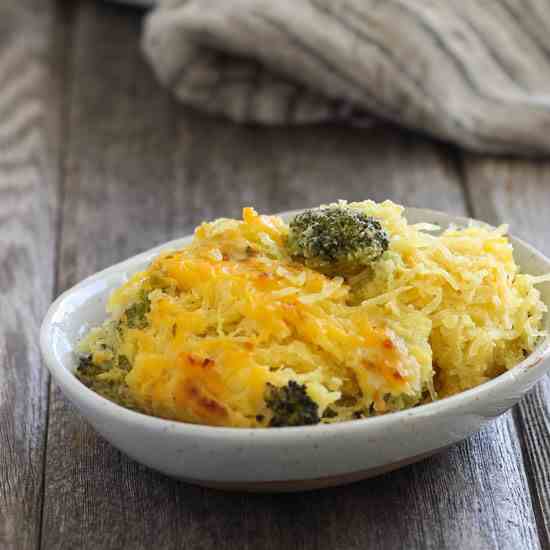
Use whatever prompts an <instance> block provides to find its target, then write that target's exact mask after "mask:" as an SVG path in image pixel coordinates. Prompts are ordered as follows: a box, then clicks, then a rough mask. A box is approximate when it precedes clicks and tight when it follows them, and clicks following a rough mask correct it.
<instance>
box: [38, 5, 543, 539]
mask: <svg viewBox="0 0 550 550" xmlns="http://www.w3.org/2000/svg"><path fill="white" fill-rule="evenodd" d="M138 31H139V22H138V20H137V19H136V18H135V17H133V15H132V13H131V12H129V11H125V10H122V9H115V8H113V7H108V6H105V5H99V4H92V3H88V4H84V5H83V6H82V9H81V11H80V13H79V18H78V24H77V37H76V40H75V43H74V46H73V59H72V67H73V72H74V81H73V83H72V98H71V102H70V110H71V113H72V115H71V119H70V127H71V136H72V137H71V140H70V143H69V150H68V155H69V163H68V166H69V170H68V178H67V181H66V192H65V202H64V205H63V228H62V244H61V263H60V268H59V273H60V289H63V288H65V287H67V286H69V285H71V284H73V283H75V282H76V281H77V280H79V279H81V278H82V277H84V276H86V275H88V274H90V273H92V272H93V271H95V270H97V269H99V268H102V267H105V266H107V265H109V264H111V263H113V262H115V261H117V260H120V259H122V258H124V257H126V256H129V255H131V254H133V253H135V252H137V251H138V250H142V249H146V248H148V247H150V246H151V245H153V244H155V243H157V242H160V241H162V240H164V239H167V238H172V237H175V236H178V235H182V234H185V233H187V232H189V231H190V230H191V229H192V227H193V226H194V225H195V224H196V223H198V222H199V221H201V220H202V219H204V218H213V217H217V216H222V215H223V216H236V215H238V214H239V213H240V209H241V208H242V206H245V205H249V204H253V205H254V206H255V207H256V208H257V209H258V210H260V211H279V210H284V209H288V208H299V207H304V206H311V205H315V204H319V203H322V202H328V201H330V200H334V199H337V198H347V199H363V198H369V197H370V198H373V199H376V200H382V199H384V198H392V199H393V200H396V201H399V202H405V203H407V204H411V205H419V206H429V207H433V208H439V209H443V210H448V211H452V212H456V213H464V212H465V211H466V205H465V201H464V196H463V192H462V188H461V184H460V181H459V178H458V176H457V174H456V172H455V169H454V167H455V164H454V162H453V160H452V155H450V154H448V151H447V150H446V149H444V148H440V147H435V146H434V145H432V144H430V143H429V142H427V141H423V140H420V139H419V138H417V137H415V136H412V135H409V134H398V133H396V132H394V131H390V130H382V129H376V130H365V131H360V130H353V131H352V130H349V129H345V128H337V127H323V128H302V129H292V130H287V129H260V128H253V127H239V126H234V125H231V124H228V123H226V122H222V121H217V120H214V119H209V118H206V117H203V116H200V115H199V114H196V113H192V112H189V111H187V110H184V109H183V108H181V107H179V106H177V105H175V104H174V103H173V102H172V101H171V100H170V99H169V98H168V97H167V95H166V93H165V92H164V91H162V90H161V89H160V88H159V87H157V85H156V84H155V83H154V81H153V79H152V76H151V74H150V72H149V71H148V69H147V68H146V67H145V65H144V64H143V63H142V61H141V59H140V57H139V54H138V52H137V41H138ZM51 401H52V407H51V418H50V430H49V434H48V456H47V461H46V477H45V508H44V518H43V519H44V522H43V538H42V542H43V547H44V548H46V549H48V550H49V549H53V548H56V549H57V548H71V549H72V548H79V547H83V546H85V547H86V548H102V549H108V548H132V549H140V548H143V549H145V548H151V547H159V548H165V547H166V548H175V547H177V548H186V549H196V548H204V549H210V548H212V549H213V548H216V549H235V548H239V549H240V548H261V549H264V548H265V549H270V548H285V547H289V546H292V547H296V548H321V547H327V546H328V547H331V548H335V549H346V550H347V549H354V548H357V549H359V548H399V547H407V548H434V549H436V548H437V549H439V548H458V547H471V548H509V549H517V548H538V546H539V544H538V538H537V533H536V528H535V522H534V516H533V511H532V508H531V501H530V498H529V492H528V488H527V483H526V479H525V476H524V472H523V464H522V458H521V451H520V448H519V444H518V440H517V436H516V433H515V427H514V424H513V422H512V421H511V419H510V417H505V418H504V419H502V420H500V421H498V422H496V423H495V424H493V425H492V426H491V427H488V428H486V429H485V430H484V431H483V432H482V433H481V434H479V435H477V436H475V437H473V438H471V439H470V440H469V441H467V442H465V443H463V444H461V445H457V446H455V447H453V448H452V449H451V450H450V451H448V452H446V453H443V454H441V455H439V456H437V457H434V458H432V459H430V460H427V461H425V462H423V463H421V464H419V465H416V466H412V467H409V468H406V469H403V470H401V471H398V472H396V473H394V474H390V475H387V476H384V477H381V478H378V479H375V480H371V481H368V482H365V483H360V484H356V485H354V486H350V487H346V488H339V489H333V490H329V491H325V492H320V493H313V494H311V493H310V494H301V495H279V496H247V495H226V494H221V493H216V492H212V491H207V490H203V489H200V488H196V487H191V486H188V485H185V484H182V483H178V482H175V481H173V480H170V479H168V478H165V477H163V476H161V475H159V474H156V473H154V472H152V471H150V470H148V469H146V468H143V467H141V466H139V465H138V464H136V463H135V462H133V461H131V460H130V459H128V458H126V457H125V456H123V455H122V454H120V453H118V452H117V451H116V450H115V449H113V448H112V447H111V446H110V445H108V444H107V443H105V442H104V441H103V440H102V439H101V438H99V437H98V436H96V434H95V433H94V432H93V431H92V430H91V429H90V428H89V427H88V426H87V425H86V424H85V423H84V421H83V420H82V419H81V418H80V417H79V416H78V415H77V414H76V413H75V411H74V409H72V408H71V407H70V406H69V405H67V404H66V403H65V401H64V400H63V398H62V396H60V395H59V393H58V392H57V391H56V390H54V391H53V393H52V395H51ZM350 452H353V449H350Z"/></svg>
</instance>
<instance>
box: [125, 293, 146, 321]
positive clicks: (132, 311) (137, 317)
mask: <svg viewBox="0 0 550 550" xmlns="http://www.w3.org/2000/svg"><path fill="white" fill-rule="evenodd" d="M150 311H151V302H150V301H149V298H148V297H147V295H146V294H143V295H142V296H141V297H140V300H139V301H137V302H135V303H133V304H132V305H131V306H130V307H129V308H128V309H127V310H126V311H125V314H126V322H127V324H128V326H129V327H130V328H139V329H142V328H145V327H147V325H148V324H149V322H148V320H147V317H146V315H147V313H149V312H150Z"/></svg>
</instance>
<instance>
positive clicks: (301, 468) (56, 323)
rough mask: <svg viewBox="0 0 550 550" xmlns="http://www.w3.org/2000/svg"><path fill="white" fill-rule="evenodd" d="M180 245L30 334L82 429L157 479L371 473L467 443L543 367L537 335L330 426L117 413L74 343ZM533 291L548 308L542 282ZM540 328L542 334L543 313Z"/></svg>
mask: <svg viewBox="0 0 550 550" xmlns="http://www.w3.org/2000/svg"><path fill="white" fill-rule="evenodd" d="M292 214H294V213H287V214H285V215H284V216H285V217H286V216H291V215H292ZM406 215H407V218H408V220H409V222H411V223H416V222H431V223H436V224H439V225H440V226H441V227H443V228H444V227H446V226H448V225H449V224H451V223H454V224H456V225H459V226H463V225H466V224H467V223H468V222H470V221H471V220H468V219H466V218H459V217H455V216H451V215H448V214H444V213H440V212H434V211H430V210H420V209H413V208H410V209H407V210H406ZM475 223H481V222H475ZM189 240H190V237H185V238H182V239H178V240H175V241H172V242H169V243H166V244H165V245H162V246H159V247H157V248H154V249H152V250H150V251H148V252H145V253H143V254H139V255H138V256H135V257H133V258H130V259H129V260H126V261H125V262H122V263H119V264H117V265H115V266H113V267H110V268H109V269H106V270H104V271H101V272H100V273H97V274H96V275H93V276H92V277H89V278H88V279H85V280H84V281H82V282H81V283H79V284H78V285H76V286H75V287H73V288H71V289H70V290H68V291H67V292H65V293H64V294H62V295H61V296H60V297H59V298H58V299H57V300H56V301H55V303H54V304H53V305H52V306H51V307H50V309H49V311H48V313H47V315H46V318H45V319H44V322H43V325H42V329H41V334H40V344H41V348H42V353H43V356H44V360H45V363H46V365H47V367H48V368H49V370H50V372H51V374H52V376H53V378H54V380H55V381H56V383H57V384H58V385H59V386H60V388H61V389H62V391H63V393H64V394H65V395H66V396H67V397H68V398H69V399H70V401H71V402H72V403H73V404H74V405H75V406H76V407H77V408H78V409H79V411H80V412H81V413H82V415H83V416H84V417H85V418H86V419H87V420H88V421H89V422H90V424H91V425H92V426H93V427H94V428H95V429H96V430H97V431H98V432H99V433H100V434H101V435H103V436H104V437H105V438H106V439H107V440H109V441H110V442H111V443H112V444H113V445H114V446H115V447H117V448H119V449H120V450H121V451H123V452H125V453H126V454H128V455H129V456H131V457H132V458H134V459H135V460H137V461H139V462H142V463H143V464H146V465H147V466H150V467H151V468H154V469H156V470H159V471H161V472H164V473H165V474H167V475H170V476H174V477H176V478H180V479H184V480H187V481H189V482H192V483H196V484H200V485H205V486H210V487H217V488H222V489H234V490H249V491H298V490H306V489H314V488H321V487H328V486H334V485H340V484H344V483H349V482H351V481H357V480H360V479H364V478H368V477H372V476H374V475H378V474H380V473H383V472H387V471H390V470H393V469H395V468H399V467H400V466H403V465H405V464H410V463H412V462H415V461H417V460H420V459H421V458H424V457H426V456H429V455H431V454H433V453H435V452H437V451H439V450H441V449H443V448H445V447H447V446H449V445H451V444H453V443H455V442H457V441H460V440H462V439H464V438H466V437H468V436H469V435H471V434H472V433H474V432H476V431H477V430H479V429H480V427H481V426H482V425H483V424H484V423H486V422H488V421H489V420H491V419H492V418H495V417H496V416H498V415H500V414H502V413H503V412H505V411H506V410H507V409H509V408H510V407H511V406H512V405H514V404H515V403H516V402H517V401H518V400H519V399H520V398H521V396H522V395H523V394H524V393H525V392H526V391H528V390H529V389H530V388H531V387H532V386H533V384H535V382H537V380H539V379H540V378H541V377H542V376H543V375H544V374H545V373H547V372H548V370H549V369H550V361H549V360H548V357H549V355H550V345H549V341H548V338H547V339H546V340H545V341H544V342H542V343H541V344H540V345H539V346H538V347H537V349H536V350H535V351H534V352H533V353H532V354H531V355H530V356H529V357H528V358H526V359H525V360H524V361H522V362H521V363H520V364H519V365H517V366H516V367H515V368H513V369H512V370H510V371H508V372H506V373H505V374H502V375H501V376H499V377H497V378H495V379H494V380H491V381H490V382H487V383H485V384H483V385H481V386H478V387H477V388H474V389H471V390H468V391H465V392H463V393H461V394H459V395H455V396H452V397H449V398H446V399H442V400H441V401H437V402H435V403H430V404H427V405H422V406H419V407H416V408H413V409H410V410H406V411H401V412H397V413H392V414H388V415H385V416H380V417H376V418H368V419H364V420H355V421H351V422H344V423H341V424H332V425H318V426H304V427H296V428H276V429H256V430H254V429H239V428H217V427H209V426H198V425H192V424H184V423H181V422H173V421H169V420H163V419H160V418H154V417H151V416H146V415H144V414H140V413H136V412H133V411H130V410H126V409H124V408H122V407H120V406H118V405H115V404H114V403H111V402H110V401H107V400H106V399H104V398H102V397H100V396H99V395H97V394H95V393H94V392H92V391H91V390H89V389H88V388H86V387H85V386H83V385H82V384H81V383H80V382H79V381H78V380H77V379H76V378H75V376H74V374H73V371H74V369H75V366H76V365H75V358H74V352H73V350H74V348H75V344H76V343H77V341H78V340H79V339H80V338H81V337H82V336H83V335H84V333H85V332H86V331H87V330H88V329H89V328H90V327H92V326H95V325H97V324H99V323H101V322H102V321H103V320H104V318H105V304H106V301H107V297H108V295H109V293H110V292H111V291H112V290H113V289H114V288H115V287H118V286H120V285H121V284H122V283H124V282H125V281H126V280H127V278H128V276H129V275H130V274H132V273H134V272H135V271H138V270H141V269H143V268H145V266H146V265H147V264H148V263H149V262H150V261H151V259H152V258H154V257H155V256H156V255H157V254H158V252H159V251H161V250H164V249H173V248H178V247H181V246H183V245H185V244H186V243H188V242H189ZM511 240H512V242H513V245H514V251H515V258H516V261H517V262H518V263H519V265H520V266H521V268H522V270H523V271H524V272H526V273H530V274H533V275H540V274H544V273H548V272H550V260H548V259H547V258H545V257H544V256H543V255H542V254H541V253H539V252H537V251H536V250H535V249H533V248H532V247H531V246H529V245H527V244H525V243H523V242H522V241H520V240H519V239H515V238H512V239H511ZM539 287H540V290H541V292H542V295H543V299H544V302H545V303H546V304H549V303H550V284H547V283H545V284H542V285H539ZM545 325H546V330H548V329H549V328H550V327H549V326H548V325H549V316H548V315H547V316H546V318H545Z"/></svg>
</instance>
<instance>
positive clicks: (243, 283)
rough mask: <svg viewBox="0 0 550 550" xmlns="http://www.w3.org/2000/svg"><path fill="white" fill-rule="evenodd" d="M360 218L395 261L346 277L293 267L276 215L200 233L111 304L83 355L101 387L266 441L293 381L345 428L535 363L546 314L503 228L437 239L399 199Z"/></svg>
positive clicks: (368, 208)
mask: <svg viewBox="0 0 550 550" xmlns="http://www.w3.org/2000/svg"><path fill="white" fill-rule="evenodd" d="M350 206H352V207H354V208H358V209H361V210H362V211H364V212H365V213H366V214H367V215H369V216H373V217H374V218H376V219H377V220H379V221H380V223H381V224H382V226H383V228H384V229H385V231H386V232H387V233H388V235H389V248H388V250H387V251H386V252H384V254H383V256H382V257H381V258H380V259H379V260H378V261H376V262H375V263H373V264H372V265H371V266H368V267H367V268H365V269H363V270H362V271H360V272H359V273H358V274H355V275H353V276H352V277H349V278H347V279H344V278H342V277H338V276H335V277H328V276H325V275H323V274H321V273H319V272H317V271H315V270H313V269H310V268H308V267H305V266H304V265H302V264H301V263H298V262H296V261H294V260H293V259H292V258H291V257H290V256H289V254H288V251H287V249H286V247H285V241H286V238H287V235H288V226H287V224H286V223H284V222H283V221H282V220H281V219H280V218H278V217H275V216H260V215H258V214H257V213H256V212H255V211H254V210H253V209H252V208H245V209H244V211H243V219H242V220H232V219H219V220H216V221H214V222H211V223H204V224H202V225H201V226H200V227H198V228H197V229H196V231H195V236H194V239H193V241H192V243H191V244H190V245H189V246H187V247H185V248H183V249H181V250H177V251H171V252H166V253H163V254H161V255H160V256H159V257H158V258H157V259H156V260H155V261H154V262H153V263H152V264H151V265H150V266H149V267H148V269H146V270H145V271H143V272H140V273H137V274H135V275H133V276H132V277H131V278H130V280H129V281H128V282H127V283H126V284H124V285H123V286H122V287H121V288H119V289H117V290H116V291H115V292H114V293H113V294H112V296H111V298H110V300H109V304H108V313H109V315H110V318H109V320H108V321H107V322H106V323H105V324H104V325H103V326H101V327H98V328H96V329H94V330H92V331H91V332H90V333H89V334H88V336H87V337H86V338H85V339H84V340H83V341H82V342H81V344H80V346H79V352H80V353H81V354H82V355H83V356H86V357H87V358H88V362H89V364H91V365H93V367H94V368H95V370H94V371H93V380H94V381H97V384H95V385H94V384H91V386H92V387H93V388H94V389H96V391H100V393H103V394H104V395H107V396H108V397H109V398H113V397H112V396H113V391H111V392H110V393H109V392H106V391H102V388H103V389H105V388H110V389H111V390H113V388H114V389H115V390H117V391H115V392H114V394H115V398H114V400H117V398H116V395H118V396H119V397H120V399H119V401H120V402H122V401H123V399H122V396H123V397H124V403H125V404H126V405H127V406H131V407H133V408H135V409H137V410H140V411H142V412H145V413H147V414H152V415H156V416H160V417H164V418H171V419H176V420H181V421H185V422H193V423H200V424H209V425H217V426H237V427H262V426H268V425H269V420H270V415H271V412H270V410H269V409H268V408H267V406H266V401H265V392H266V387H267V385H272V386H276V387H281V386H284V385H285V384H288V383H289V381H295V382H297V383H299V384H302V385H304V386H305V388H306V391H307V395H308V396H309V397H310V398H311V399H312V400H313V401H314V402H315V403H316V404H317V405H318V408H319V415H320V417H321V419H322V421H323V422H338V421H342V420H348V419H352V418H357V417H361V416H369V415H374V414H381V413H385V412H390V411H394V410H400V409H403V408H407V407H411V406H414V405H417V404H419V403H423V402H426V401H430V400H434V399H438V398H440V397H444V396H447V395H451V394H454V393H457V392H460V391H463V390H465V389H468V388H471V387H473V386H476V385H478V384H481V383H483V382H484V381H486V380H488V379H490V378H492V377H494V376H497V375H498V374H500V373H502V372H503V371H505V370H506V369H510V368H512V367H513V366H514V365H516V364H517V363H518V362H519V361H521V360H522V359H523V358H524V357H525V355H526V354H528V353H530V352H531V351H532V350H533V348H534V347H535V345H536V342H537V340H538V339H539V338H540V337H541V335H542V331H541V328H540V327H541V324H542V316H543V314H544V312H545V307H544V304H543V303H542V302H541V299H540V296H539V292H538V291H537V289H536V288H535V283H536V282H538V281H537V280H536V278H534V277H530V276H529V275H526V274H521V273H520V272H519V269H518V266H517V265H516V263H515V261H514V258H513V250H512V246H511V244H510V242H509V241H508V239H507V237H506V227H504V226H503V227H500V228H498V229H492V228H488V227H478V226H470V227H467V228H462V229H458V228H449V229H447V230H446V231H444V232H443V233H441V234H436V233H434V230H435V229H436V228H434V227H433V226H429V225H428V224H417V225H411V224H408V223H407V220H406V219H405V217H404V216H403V208H402V207H401V206H398V205H396V204H394V203H392V202H389V201H386V202H384V203H381V204H377V203H374V202H372V201H366V202H362V203H354V204H352V205H350ZM117 392H118V393H117ZM329 413H330V414H329Z"/></svg>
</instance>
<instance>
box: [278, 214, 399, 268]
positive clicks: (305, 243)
mask: <svg viewBox="0 0 550 550" xmlns="http://www.w3.org/2000/svg"><path fill="white" fill-rule="evenodd" d="M289 227H290V232H289V235H288V239H287V242H286V245H287V248H288V250H289V252H290V255H291V256H292V258H293V259H295V260H298V261H301V262H303V263H304V264H305V265H306V266H308V267H310V268H312V269H316V270H317V271H320V272H321V273H324V274H326V275H330V276H334V275H352V274H354V273H357V272H358V271H361V270H362V269H364V268H365V267H366V266H368V265H369V264H371V263H372V262H374V261H376V260H378V258H380V256H382V254H383V253H384V252H385V251H386V250H387V249H388V246H389V238H388V234H387V233H386V231H385V230H384V229H383V228H382V225H381V224H380V222H379V221H378V220H376V219H374V218H372V217H370V216H367V215H366V214H365V213H364V212H362V211H361V210H358V209H356V208H353V207H350V206H347V205H341V204H337V205H331V206H325V207H320V208H315V209H312V210H306V211H305V212H302V213H301V214H298V215H297V216H296V217H295V218H294V219H293V220H292V221H291V222H290V226H289Z"/></svg>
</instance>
